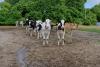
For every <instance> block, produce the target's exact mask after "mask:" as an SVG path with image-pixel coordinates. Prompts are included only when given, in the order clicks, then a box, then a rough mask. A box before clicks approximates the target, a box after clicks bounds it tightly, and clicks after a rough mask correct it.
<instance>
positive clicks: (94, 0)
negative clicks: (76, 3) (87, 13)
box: [84, 0, 100, 8]
mask: <svg viewBox="0 0 100 67" xmlns="http://www.w3.org/2000/svg"><path fill="white" fill-rule="evenodd" d="M98 4H100V0H87V2H86V3H85V4H84V6H85V8H92V7H94V6H95V5H98Z"/></svg>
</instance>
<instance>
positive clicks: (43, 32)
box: [42, 30, 46, 45]
mask: <svg viewBox="0 0 100 67" xmlns="http://www.w3.org/2000/svg"><path fill="white" fill-rule="evenodd" d="M42 36H43V45H45V40H46V37H45V31H44V30H42Z"/></svg>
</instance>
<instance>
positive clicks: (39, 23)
mask: <svg viewBox="0 0 100 67" xmlns="http://www.w3.org/2000/svg"><path fill="white" fill-rule="evenodd" d="M36 32H37V39H39V38H41V37H42V21H41V20H38V21H36Z"/></svg>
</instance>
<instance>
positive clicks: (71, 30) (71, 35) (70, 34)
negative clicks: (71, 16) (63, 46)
mask: <svg viewBox="0 0 100 67" xmlns="http://www.w3.org/2000/svg"><path fill="white" fill-rule="evenodd" d="M72 33H73V31H72V30H71V32H70V42H72Z"/></svg>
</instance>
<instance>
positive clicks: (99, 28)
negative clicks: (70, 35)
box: [79, 26, 100, 33]
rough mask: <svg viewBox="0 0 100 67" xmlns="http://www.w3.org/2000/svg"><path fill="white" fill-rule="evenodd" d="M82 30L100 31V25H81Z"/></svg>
mask: <svg viewBox="0 0 100 67" xmlns="http://www.w3.org/2000/svg"><path fill="white" fill-rule="evenodd" d="M79 29H80V30H81V31H87V32H96V33H100V26H79Z"/></svg>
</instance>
